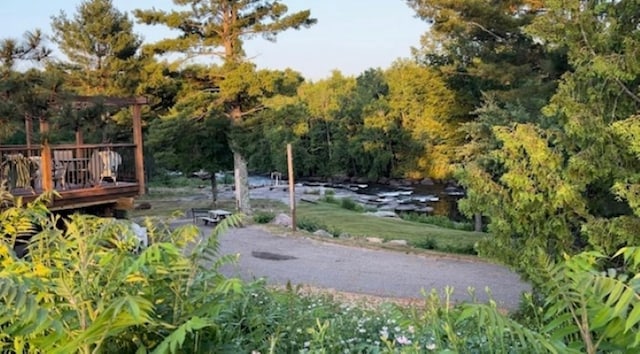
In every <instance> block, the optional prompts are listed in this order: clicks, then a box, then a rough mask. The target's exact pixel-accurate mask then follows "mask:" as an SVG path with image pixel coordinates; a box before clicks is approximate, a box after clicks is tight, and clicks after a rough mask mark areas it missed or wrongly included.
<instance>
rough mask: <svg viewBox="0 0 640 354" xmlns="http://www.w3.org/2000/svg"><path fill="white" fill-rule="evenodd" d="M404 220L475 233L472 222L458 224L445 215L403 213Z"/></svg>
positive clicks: (401, 215)
mask: <svg viewBox="0 0 640 354" xmlns="http://www.w3.org/2000/svg"><path fill="white" fill-rule="evenodd" d="M400 217H401V218H402V219H403V220H407V221H415V222H419V223H423V224H430V225H436V226H440V227H444V228H447V229H452V230H462V231H473V230H474V227H473V225H472V224H471V223H470V222H458V221H453V220H451V219H449V218H448V217H446V216H444V215H421V214H416V213H401V214H400Z"/></svg>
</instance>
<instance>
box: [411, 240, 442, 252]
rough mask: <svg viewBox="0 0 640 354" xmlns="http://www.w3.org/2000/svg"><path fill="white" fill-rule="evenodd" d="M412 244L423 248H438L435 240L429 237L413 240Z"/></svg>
mask: <svg viewBox="0 0 640 354" xmlns="http://www.w3.org/2000/svg"><path fill="white" fill-rule="evenodd" d="M414 246H415V247H417V248H422V249H425V250H435V249H437V248H438V244H437V243H436V240H434V239H433V238H431V237H427V238H425V239H423V240H420V241H417V242H415V244H414Z"/></svg>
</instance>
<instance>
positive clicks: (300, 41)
mask: <svg viewBox="0 0 640 354" xmlns="http://www.w3.org/2000/svg"><path fill="white" fill-rule="evenodd" d="M80 3H81V1H80V0H17V1H9V0H3V1H2V6H1V7H0V21H1V22H2V26H1V27H0V38H7V37H11V38H20V37H21V36H22V34H23V33H24V32H25V31H28V30H33V29H35V28H40V29H42V30H43V31H44V32H45V33H50V32H51V16H52V15H57V14H58V13H59V12H60V10H64V11H65V12H66V13H67V14H69V15H72V14H74V13H75V9H76V7H77V6H78V4H80ZM113 3H114V6H115V7H116V8H118V9H119V10H121V11H126V12H128V11H131V10H133V9H136V8H140V9H150V8H152V7H155V8H156V9H162V10H165V9H171V8H173V3H172V1H171V0H113ZM284 3H285V4H287V6H288V7H289V10H290V12H294V11H298V10H304V9H310V10H311V15H312V17H314V18H316V19H318V23H317V24H316V25H314V26H312V27H311V28H309V29H301V30H299V31H296V30H289V31H287V32H284V33H281V34H280V35H279V36H278V39H277V42H275V43H272V42H269V41H266V40H264V39H262V38H255V39H251V40H249V41H247V42H246V43H245V52H246V53H247V56H248V57H249V58H251V60H252V61H253V62H255V63H256V64H257V66H258V67H259V68H264V69H285V68H291V69H293V70H296V71H299V72H300V73H302V75H303V76H304V77H305V78H307V79H311V80H319V79H322V78H326V77H328V76H329V75H330V74H331V71H332V70H334V69H337V70H340V71H341V72H342V73H343V74H346V75H358V74H360V73H362V72H363V71H365V70H367V69H369V68H377V67H380V68H387V67H389V66H390V65H391V64H392V63H393V61H395V60H397V59H399V58H408V57H410V56H411V47H417V46H419V43H420V37H421V36H422V34H424V33H425V32H426V31H427V24H426V23H425V22H424V21H421V20H419V19H417V18H415V16H414V12H413V10H411V9H410V8H409V7H408V6H407V5H406V3H405V1H403V0H284ZM134 30H135V31H136V32H137V33H139V34H140V35H142V37H143V38H144V39H145V42H154V41H157V40H159V39H161V38H163V37H166V36H170V35H171V32H169V31H168V30H166V29H165V28H162V27H157V26H155V27H153V26H145V25H136V26H135V29H134ZM49 46H50V47H53V44H49Z"/></svg>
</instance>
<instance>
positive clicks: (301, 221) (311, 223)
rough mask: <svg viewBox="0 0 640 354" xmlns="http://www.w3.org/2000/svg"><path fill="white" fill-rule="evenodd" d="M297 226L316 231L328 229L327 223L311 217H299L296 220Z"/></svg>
mask: <svg viewBox="0 0 640 354" xmlns="http://www.w3.org/2000/svg"><path fill="white" fill-rule="evenodd" d="M296 226H297V227H298V228H299V229H301V230H305V231H309V232H315V231H318V230H327V229H328V228H327V225H325V224H323V223H321V222H319V221H318V220H315V219H311V218H304V217H303V218H298V219H297V220H296Z"/></svg>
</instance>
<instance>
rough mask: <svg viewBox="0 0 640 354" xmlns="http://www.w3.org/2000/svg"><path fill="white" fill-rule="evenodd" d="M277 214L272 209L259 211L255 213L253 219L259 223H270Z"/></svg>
mask: <svg viewBox="0 0 640 354" xmlns="http://www.w3.org/2000/svg"><path fill="white" fill-rule="evenodd" d="M275 217H276V214H275V213H273V212H270V211H259V212H257V213H256V214H255V215H253V221H255V222H256V223H258V224H268V223H270V222H271V221H272V220H273V219H275Z"/></svg>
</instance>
